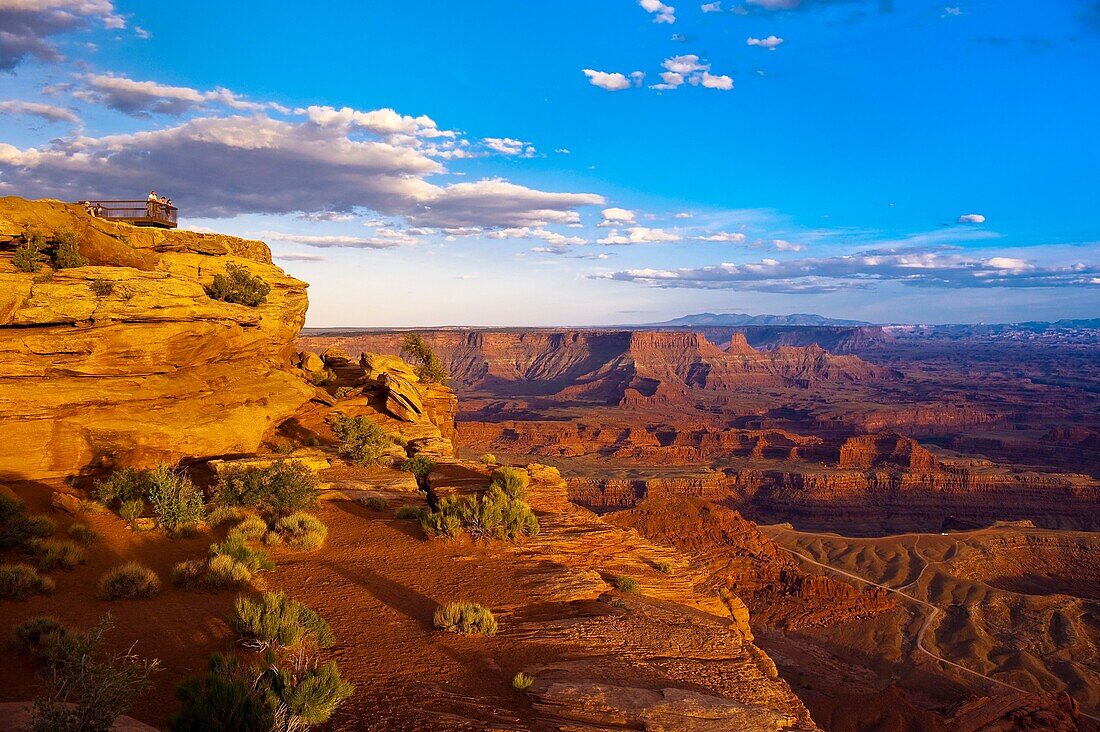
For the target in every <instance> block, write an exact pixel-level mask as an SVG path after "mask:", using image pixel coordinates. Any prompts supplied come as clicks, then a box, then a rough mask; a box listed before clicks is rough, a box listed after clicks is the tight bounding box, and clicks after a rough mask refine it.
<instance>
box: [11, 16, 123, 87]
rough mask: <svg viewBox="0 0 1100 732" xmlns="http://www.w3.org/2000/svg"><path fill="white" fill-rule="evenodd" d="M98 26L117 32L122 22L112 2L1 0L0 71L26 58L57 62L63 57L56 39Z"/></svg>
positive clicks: (121, 26) (12, 67)
mask: <svg viewBox="0 0 1100 732" xmlns="http://www.w3.org/2000/svg"><path fill="white" fill-rule="evenodd" d="M95 25H101V26H102V27H104V28H107V29H111V30H117V29H120V28H124V27H126V21H125V19H124V18H123V17H122V16H121V15H119V14H118V12H117V11H116V10H115V6H114V3H113V2H111V0H0V72H2V71H11V70H13V69H14V68H15V67H16V66H18V65H19V64H20V63H22V62H23V61H24V60H25V59H26V58H27V57H33V58H36V59H38V60H39V61H45V62H57V61H60V60H62V58H63V56H62V55H61V51H60V50H59V49H58V47H57V45H56V44H55V43H54V42H53V40H52V39H53V38H54V37H55V36H58V35H61V34H64V33H73V32H77V31H83V30H88V29H89V28H91V27H93V26H95Z"/></svg>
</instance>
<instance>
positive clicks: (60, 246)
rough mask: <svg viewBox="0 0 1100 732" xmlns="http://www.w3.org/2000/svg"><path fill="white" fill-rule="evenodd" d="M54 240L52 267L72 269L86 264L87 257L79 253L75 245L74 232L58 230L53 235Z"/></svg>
mask: <svg viewBox="0 0 1100 732" xmlns="http://www.w3.org/2000/svg"><path fill="white" fill-rule="evenodd" d="M54 242H55V247H54V251H53V263H54V267H56V268H57V269H72V268H74V267H87V266H88V258H87V257H85V256H83V255H81V253H80V249H79V248H78V246H77V243H76V234H74V233H73V232H71V231H61V232H58V233H57V234H56V235H55V236H54Z"/></svg>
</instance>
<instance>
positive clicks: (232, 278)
mask: <svg viewBox="0 0 1100 732" xmlns="http://www.w3.org/2000/svg"><path fill="white" fill-rule="evenodd" d="M270 293H271V285H269V284H267V283H266V282H264V281H263V280H262V279H260V278H259V277H253V276H252V275H250V274H249V273H248V269H246V268H245V267H242V266H241V265H239V264H230V265H229V266H227V267H226V268H225V274H218V275H214V282H213V283H212V284H211V285H210V287H209V288H208V289H207V294H208V295H210V297H212V298H213V299H215V300H224V301H225V302H232V303H237V304H238V305H248V306H249V307H253V308H254V307H256V306H257V305H261V304H263V303H264V302H266V301H267V296H268V295H269V294H270Z"/></svg>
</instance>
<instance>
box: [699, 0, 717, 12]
mask: <svg viewBox="0 0 1100 732" xmlns="http://www.w3.org/2000/svg"><path fill="white" fill-rule="evenodd" d="M699 9H700V10H702V11H703V12H704V13H721V12H722V3H721V2H720V1H719V2H714V3H704V4H702V5H700V6H699Z"/></svg>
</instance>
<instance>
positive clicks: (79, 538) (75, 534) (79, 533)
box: [69, 524, 100, 546]
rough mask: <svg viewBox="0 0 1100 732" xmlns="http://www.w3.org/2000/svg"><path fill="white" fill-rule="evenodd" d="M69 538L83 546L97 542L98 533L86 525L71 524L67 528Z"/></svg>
mask: <svg viewBox="0 0 1100 732" xmlns="http://www.w3.org/2000/svg"><path fill="white" fill-rule="evenodd" d="M69 538H70V539H72V540H74V541H76V542H79V543H81V544H83V545H85V546H89V545H91V544H95V543H96V542H97V541H99V539H100V537H99V532H97V531H96V530H95V529H93V528H92V527H91V526H88V524H73V525H72V526H70V527H69Z"/></svg>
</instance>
